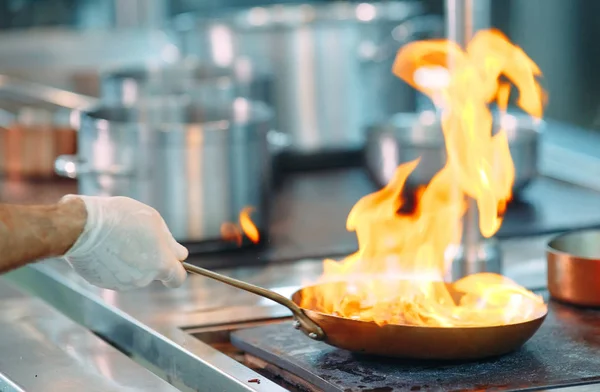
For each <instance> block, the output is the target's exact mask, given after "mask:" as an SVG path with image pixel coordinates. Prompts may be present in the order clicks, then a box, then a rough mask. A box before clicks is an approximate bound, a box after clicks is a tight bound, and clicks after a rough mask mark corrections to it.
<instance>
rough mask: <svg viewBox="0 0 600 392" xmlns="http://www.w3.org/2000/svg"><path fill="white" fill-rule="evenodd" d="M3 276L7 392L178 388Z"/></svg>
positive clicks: (1, 346) (2, 361)
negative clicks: (15, 286) (13, 284)
mask: <svg viewBox="0 0 600 392" xmlns="http://www.w3.org/2000/svg"><path fill="white" fill-rule="evenodd" d="M12 287H13V286H12V285H11V284H9V283H8V281H7V280H6V279H4V278H3V279H0V299H1V300H0V328H1V330H2V334H0V350H1V351H2V353H3V355H2V356H1V357H0V373H1V374H0V389H1V390H2V391H27V392H34V391H40V392H41V391H48V390H53V391H54V390H56V391H65V392H69V391H73V392H75V391H77V392H80V391H90V392H95V391H98V392H100V391H102V392H106V391H115V392H116V391H150V390H151V391H164V392H167V391H176V390H177V389H176V388H174V387H172V386H170V385H169V384H168V383H167V382H165V381H163V380H161V379H160V378H159V377H157V376H155V375H153V374H152V373H151V372H149V371H148V370H146V369H144V368H142V367H141V366H139V365H138V364H136V363H135V362H133V361H131V360H130V359H129V358H128V357H127V356H126V355H124V354H122V353H121V352H119V351H117V350H116V349H115V348H113V347H111V346H110V345H109V344H107V343H106V342H104V341H103V340H101V339H100V338H98V337H97V336H95V335H94V334H92V333H91V332H90V331H89V330H87V329H86V328H84V327H81V326H79V325H77V324H75V323H74V322H73V321H71V320H69V319H68V318H67V317H65V316H64V315H63V314H61V313H59V312H58V311H56V310H55V309H53V308H52V307H50V306H49V305H47V304H45V303H44V302H42V300H41V299H38V298H36V297H33V296H31V295H28V294H26V293H24V292H21V291H17V290H16V289H13V288H12Z"/></svg>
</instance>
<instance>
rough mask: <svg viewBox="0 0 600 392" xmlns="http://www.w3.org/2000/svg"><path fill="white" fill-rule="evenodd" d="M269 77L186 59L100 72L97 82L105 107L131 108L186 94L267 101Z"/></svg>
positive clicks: (241, 66)
mask: <svg viewBox="0 0 600 392" xmlns="http://www.w3.org/2000/svg"><path fill="white" fill-rule="evenodd" d="M270 83H271V80H270V77H269V75H267V74H265V73H259V72H257V71H256V70H254V69H252V67H250V66H249V65H247V64H244V63H243V62H240V63H239V64H236V66H232V67H222V66H217V65H214V64H206V63H200V62H198V61H195V60H194V59H191V58H190V59H186V60H184V61H181V62H178V63H174V64H160V65H158V66H152V65H148V66H144V67H128V68H118V69H113V70H111V71H107V72H104V73H103V74H102V75H101V81H100V96H101V99H102V101H103V102H104V103H105V104H109V105H124V106H131V105H135V104H136V103H137V102H138V101H140V100H142V99H144V98H146V97H149V96H157V95H176V94H188V95H191V96H194V97H195V98H196V99H205V100H210V101H212V102H213V103H215V104H226V103H227V102H230V101H232V100H233V99H234V98H237V97H243V98H247V99H251V100H257V101H261V102H265V101H267V99H268V97H269V95H268V94H269V89H270Z"/></svg>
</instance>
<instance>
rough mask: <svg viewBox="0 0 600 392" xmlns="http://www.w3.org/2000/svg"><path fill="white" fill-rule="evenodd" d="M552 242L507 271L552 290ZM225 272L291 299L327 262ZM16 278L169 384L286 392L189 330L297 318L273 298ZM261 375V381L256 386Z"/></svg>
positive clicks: (511, 254) (69, 278) (533, 245)
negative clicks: (547, 250)
mask: <svg viewBox="0 0 600 392" xmlns="http://www.w3.org/2000/svg"><path fill="white" fill-rule="evenodd" d="M546 240H547V238H545V237H537V238H530V239H527V240H510V241H505V242H503V243H502V244H501V246H502V251H503V253H504V263H505V264H504V274H505V275H507V276H509V277H511V278H513V279H515V280H516V281H518V282H519V283H521V284H523V285H525V286H527V287H530V288H541V287H544V286H545V281H546V275H545V274H546V271H545V269H546V263H545V259H544V247H545V243H546ZM221 272H222V273H224V274H226V275H229V276H234V277H236V278H240V279H243V280H246V281H248V282H251V283H254V284H257V285H261V286H264V287H267V288H271V289H274V290H275V291H278V292H280V293H282V294H285V295H289V294H291V293H292V292H293V291H294V290H295V289H296V288H298V286H300V285H302V284H306V283H309V282H311V281H314V280H315V279H316V278H317V277H318V276H319V274H320V273H321V262H320V261H318V260H304V261H300V262H297V263H287V264H279V265H270V266H256V267H247V268H236V269H230V270H222V271H221ZM10 275H11V276H12V278H13V279H15V280H16V281H18V282H19V283H21V284H22V285H24V286H27V287H28V288H29V290H31V291H33V292H35V293H36V294H38V295H39V296H41V297H42V298H44V300H46V301H48V302H49V303H50V304H52V305H53V306H55V307H56V308H57V309H59V310H60V311H62V312H64V313H65V314H67V315H68V316H69V317H71V318H72V319H74V320H75V321H77V322H79V323H81V324H82V325H84V326H85V327H87V328H90V329H91V330H93V331H94V332H96V333H97V334H99V335H100V336H104V337H106V338H108V339H109V340H110V341H111V342H113V343H114V344H115V345H116V346H118V347H120V348H121V349H122V350H124V351H126V352H129V353H132V354H133V355H134V356H138V357H140V358H142V359H143V360H144V361H148V362H151V363H152V364H153V365H154V366H156V368H157V369H160V370H161V371H162V372H165V377H166V378H167V379H168V380H171V381H173V382H175V381H176V382H181V383H183V384H185V385H187V387H189V388H191V389H194V390H201V391H204V390H206V391H214V390H225V391H232V392H234V391H284V390H285V389H283V388H282V387H280V386H278V385H276V384H275V383H273V382H271V381H269V380H268V379H265V378H264V377H263V376H261V375H260V374H258V373H256V372H254V371H253V370H250V369H249V368H246V367H245V366H244V365H242V364H240V363H238V362H237V361H235V360H234V359H232V358H230V357H228V356H227V355H225V354H224V353H221V352H220V351H218V350H216V349H215V348H212V347H211V346H209V345H207V344H205V343H203V342H201V341H200V340H198V339H196V338H194V337H193V336H191V335H190V334H189V333H188V332H186V331H187V330H189V329H191V328H200V327H207V326H216V325H220V324H236V323H243V322H250V321H256V320H261V319H266V318H276V317H285V316H289V312H288V311H287V310H286V309H284V308H282V307H280V306H279V305H276V304H274V303H270V301H268V300H264V299H262V298H260V297H256V296H254V295H252V294H248V293H245V292H242V291H239V290H236V289H233V288H230V287H228V286H225V285H223V284H221V283H218V282H214V281H211V280H208V279H205V278H202V277H198V276H190V277H189V279H188V280H187V282H186V283H185V285H184V286H183V287H182V288H180V289H177V290H169V289H166V288H164V287H162V286H161V285H159V284H153V285H151V286H149V287H147V288H145V289H142V290H138V291H132V292H122V293H117V292H113V291H109V290H102V289H98V288H96V287H93V286H91V285H89V284H87V283H86V282H85V281H83V280H82V279H81V278H79V277H78V276H77V275H75V274H74V273H73V271H72V270H71V269H70V268H69V267H68V266H67V265H66V264H65V263H64V262H63V261H62V260H47V261H44V262H42V263H39V264H37V265H34V266H31V267H26V268H23V269H20V270H18V271H15V272H13V273H11V274H10ZM254 378H258V379H260V380H261V383H260V384H255V383H248V380H251V379H254ZM581 388H582V387H581ZM576 391H579V390H578V389H575V390H573V392H576ZM582 391H584V389H582Z"/></svg>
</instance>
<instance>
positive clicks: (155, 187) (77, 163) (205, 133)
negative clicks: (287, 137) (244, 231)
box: [56, 96, 272, 243]
mask: <svg viewBox="0 0 600 392" xmlns="http://www.w3.org/2000/svg"><path fill="white" fill-rule="evenodd" d="M271 119H272V113H271V110H270V109H269V108H268V107H267V106H265V105H264V104H261V103H258V102H252V101H249V100H245V99H242V98H238V99H235V100H234V101H232V102H230V103H229V104H228V105H226V106H224V105H216V106H215V105H213V104H211V103H210V102H206V101H200V102H199V101H196V100H193V99H191V98H190V97H189V96H172V97H153V98H149V99H146V100H144V101H140V102H138V104H136V106H134V107H110V106H107V107H100V108H98V109H95V110H93V111H91V112H88V113H84V114H83V116H82V122H81V126H80V129H79V133H78V141H79V153H78V156H62V157H60V158H59V159H58V160H57V162H56V170H57V172H58V173H59V174H61V175H62V176H66V177H71V178H77V179H78V180H79V192H80V193H81V194H85V195H105V196H115V195H123V196H129V197H132V198H135V199H137V200H140V201H142V202H144V203H147V204H149V205H151V206H153V207H154V208H156V209H157V210H158V211H159V212H160V213H161V215H162V216H163V217H164V219H165V221H166V222H167V224H168V226H169V228H170V229H171V231H172V232H173V235H174V236H175V238H177V239H178V240H179V241H182V242H194V243H199V242H217V243H218V242H220V239H221V226H222V224H224V223H226V222H232V223H237V222H238V217H239V214H240V212H241V210H242V209H243V208H244V207H248V206H249V207H252V208H254V213H253V214H252V215H251V219H252V220H253V222H254V224H255V226H256V227H257V229H258V230H259V232H260V233H261V234H263V237H264V233H265V232H266V230H265V229H266V224H267V221H268V219H267V218H268V216H267V215H268V209H267V198H268V196H269V186H270V154H269V151H268V145H267V133H268V131H269V129H270V127H271Z"/></svg>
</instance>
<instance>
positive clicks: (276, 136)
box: [267, 129, 292, 155]
mask: <svg viewBox="0 0 600 392" xmlns="http://www.w3.org/2000/svg"><path fill="white" fill-rule="evenodd" d="M267 143H268V144H269V150H270V152H271V154H273V155H277V154H280V153H282V152H284V151H285V150H287V149H288V148H289V147H290V146H291V145H292V140H291V138H290V136H289V135H288V134H286V133H283V132H280V131H276V130H274V129H271V130H270V131H268V132H267Z"/></svg>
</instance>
